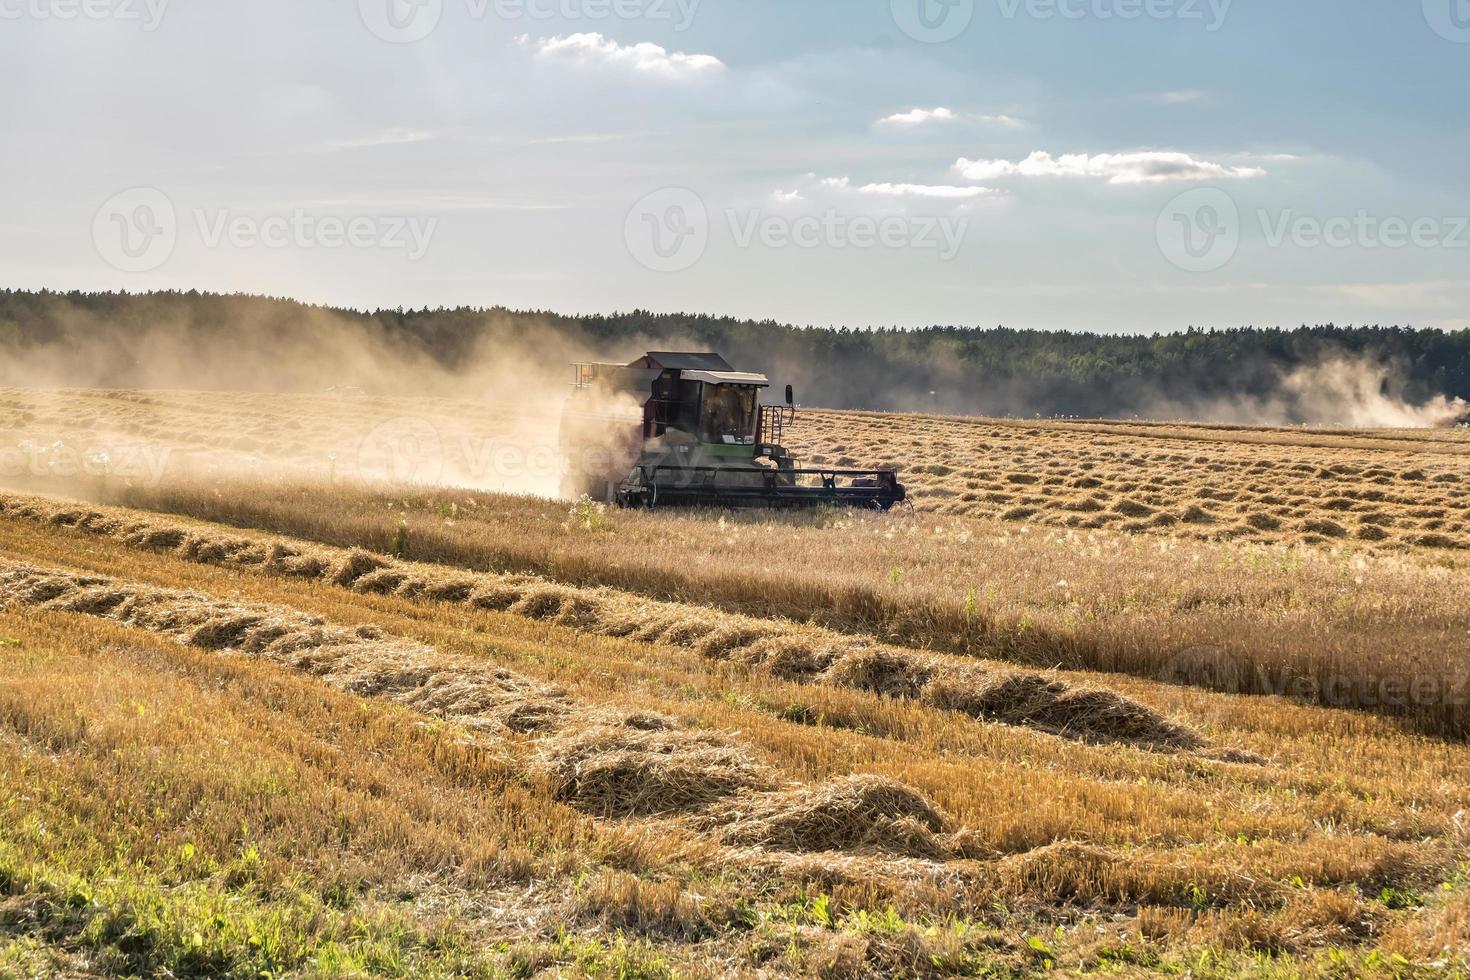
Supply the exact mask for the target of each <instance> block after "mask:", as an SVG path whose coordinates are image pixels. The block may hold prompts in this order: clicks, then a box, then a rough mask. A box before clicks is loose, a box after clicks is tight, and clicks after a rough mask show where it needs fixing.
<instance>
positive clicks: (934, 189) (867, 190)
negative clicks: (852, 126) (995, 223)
mask: <svg viewBox="0 0 1470 980" xmlns="http://www.w3.org/2000/svg"><path fill="white" fill-rule="evenodd" d="M822 186H823V187H826V188H829V189H831V190H838V191H855V192H856V193H858V194H869V195H873V196H875V197H925V198H931V199H932V198H937V199H940V200H950V201H969V200H974V199H975V198H977V197H986V196H988V195H991V194H998V193H999V191H997V190H995V189H994V188H990V187H955V186H953V185H949V184H887V183H884V184H862V185H861V186H856V187H855V186H853V183H852V180H851V178H848V177H825V178H823V179H822Z"/></svg>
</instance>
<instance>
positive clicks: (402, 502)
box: [0, 389, 1470, 977]
mask: <svg viewBox="0 0 1470 980" xmlns="http://www.w3.org/2000/svg"><path fill="white" fill-rule="evenodd" d="M543 421H544V420H538V419H533V418H528V417H526V416H524V415H523V414H522V415H517V414H514V413H507V412H506V411H505V410H504V409H497V408H495V407H493V406H475V405H466V404H463V403H453V402H446V401H434V400H412V399H374V398H359V397H356V396H346V397H344V396H340V395H337V394H332V395H323V396H291V397H283V396H265V395H248V394H203V393H177V392H176V393H164V392H90V391H51V392H31V391H22V390H16V389H10V390H5V391H3V392H0V451H3V452H4V453H5V454H6V456H5V458H4V460H3V462H4V465H5V473H4V483H5V485H6V486H7V487H8V489H6V490H5V491H3V492H0V772H3V774H4V776H3V781H0V975H12V974H13V975H20V976H43V975H44V976H50V975H71V976H88V975H173V976H220V975H231V976H242V977H243V976H247V975H248V976H252V977H260V976H296V975H303V976H304V975H310V976H318V975H331V976H362V975H373V976H425V975H428V976H514V977H530V976H561V975H578V976H580V975H586V976H603V977H667V976H792V975H795V976H824V977H866V976H953V975H968V976H1007V977H1021V976H1031V975H1041V974H1045V973H1052V974H1056V973H1061V974H1067V975H1072V974H1083V973H1088V974H1091V973H1112V974H1122V975H1176V976H1177V975H1191V976H1201V977H1215V976H1220V977H1223V976H1236V975H1240V974H1243V973H1249V974H1252V975H1271V976H1282V977H1288V976H1343V977H1347V976H1365V975H1375V976H1385V977H1387V976H1393V977H1399V976H1415V975H1423V976H1431V975H1433V976H1439V975H1445V974H1452V975H1466V973H1467V972H1470V961H1467V958H1466V953H1465V950H1466V948H1467V947H1470V847H1467V844H1470V822H1467V821H1470V817H1467V815H1466V807H1467V800H1470V747H1467V746H1466V744H1465V736H1466V734H1467V732H1470V708H1467V707H1466V705H1467V702H1470V689H1467V688H1466V685H1467V684H1470V680H1467V677H1470V662H1467V659H1470V658H1467V657H1466V654H1465V644H1466V642H1467V640H1470V614H1467V612H1466V609H1467V608H1470V604H1467V600H1470V595H1467V594H1466V593H1467V591H1470V590H1467V586H1466V578H1465V574H1464V572H1465V567H1466V564H1467V563H1470V558H1467V557H1466V556H1463V551H1462V548H1463V544H1462V542H1465V543H1470V536H1467V535H1466V534H1465V528H1466V526H1467V524H1470V513H1467V507H1470V503H1467V499H1466V498H1465V497H1464V491H1463V490H1462V476H1463V473H1464V458H1465V453H1466V451H1467V443H1466V442H1465V440H1464V439H1463V438H1461V436H1462V434H1461V433H1459V432H1413V431H1402V432H1397V431H1396V432H1356V433H1348V432H1335V431H1310V432H1308V431H1301V430H1261V429H1239V428H1220V427H1206V426H1198V425H1158V426H1155V425H1144V424H1137V423H1129V424H1110V423H1083V422H1076V423H1063V422H1034V423H1033V422H1013V421H1004V420H974V419H948V418H932V417H918V416H912V417H911V416H889V417H884V416H876V415H867V414H859V413H815V412H813V413H808V414H805V415H804V416H803V418H802V421H801V424H800V426H799V428H798V429H797V430H794V438H793V441H794V442H796V448H797V449H798V451H799V452H801V453H802V454H804V455H805V456H806V458H807V459H808V460H810V461H812V462H814V463H816V464H817V465H823V464H827V463H830V464H832V465H839V464H840V465H849V461H850V463H851V464H858V465H878V464H883V463H889V462H894V463H900V464H902V465H903V466H904V473H903V475H904V478H905V480H906V482H907V483H908V484H909V485H910V488H911V491H912V493H913V496H914V507H913V508H912V509H904V510H901V511H898V512H895V513H894V514H891V515H872V514H861V513H841V512H829V511H818V512H813V513H805V514H768V513H741V514H733V513H721V512H685V513H674V514H670V513H643V512H620V511H615V510H609V509H606V508H603V507H599V506H597V505H595V504H592V503H589V502H581V503H570V502H563V501H556V500H551V499H546V498H544V497H538V496H530V495H520V496H510V495H506V494H504V493H500V492H496V491H497V490H499V489H502V485H503V484H506V485H508V484H513V483H516V482H517V481H521V480H523V479H524V480H541V479H542V478H543V477H544V474H542V473H541V472H540V471H539V470H536V469H535V466H536V465H539V464H533V463H532V462H531V460H532V459H533V457H534V456H535V454H536V450H537V445H538V444H534V443H536V440H544V439H545V438H546V436H545V431H544V426H543V424H542V422H543ZM425 423H427V427H426V426H425ZM384 433H386V434H387V437H388V442H387V446H388V448H387V449H386V450H385V449H383V446H384V445H385V443H384V440H383V438H382V436H383V434H384ZM426 433H428V434H430V435H431V436H432V439H431V440H430V441H431V442H432V443H433V446H434V447H435V451H433V452H426V451H425V449H424V446H425V438H426V436H425V434H426ZM407 437H412V438H407ZM406 438H407V441H405V442H402V443H401V444H394V443H393V440H395V439H398V440H403V439H406ZM798 439H799V441H797V440H798ZM497 441H499V442H500V443H502V445H500V446H499V447H497V446H496V445H494V443H496V442H497ZM507 446H512V447H513V448H514V449H515V453H511V452H505V453H500V452H498V450H503V449H506V447H507ZM365 447H366V448H365ZM516 453H519V456H517V455H516ZM819 457H820V458H819ZM150 467H151V468H150ZM375 467H381V468H382V471H381V472H373V471H374V469H375ZM405 467H407V470H405ZM425 467H428V471H425V469H424V468H425ZM428 476H433V477H437V478H438V479H436V480H431V479H427V478H426V477H428ZM372 477H389V478H399V479H397V482H389V483H382V482H372V481H371V480H370V479H369V478H372ZM404 477H414V478H415V479H402V478H404ZM456 484H457V485H456ZM1196 511H1197V512H1199V513H1198V514H1196V513H1195V512H1196ZM1199 514H1203V515H1204V517H1201V516H1199ZM1273 522H1274V523H1273ZM1369 529H1376V530H1369ZM1380 532H1381V533H1380Z"/></svg>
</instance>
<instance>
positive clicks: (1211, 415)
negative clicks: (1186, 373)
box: [1143, 356, 1470, 429]
mask: <svg viewBox="0 0 1470 980" xmlns="http://www.w3.org/2000/svg"><path fill="white" fill-rule="evenodd" d="M1404 373H1405V372H1404V371H1403V370H1402V369H1401V368H1400V367H1398V366H1396V365H1394V364H1393V363H1391V362H1388V361H1383V360H1378V359H1375V358H1372V357H1365V356H1357V357H1352V356H1336V357H1324V358H1322V359H1321V360H1318V361H1316V362H1315V363H1312V364H1306V365H1302V366H1299V367H1296V368H1294V369H1292V370H1290V371H1287V372H1284V373H1283V374H1282V376H1281V378H1280V381H1279V382H1278V384H1277V385H1276V386H1275V390H1274V391H1272V392H1271V393H1270V394H1267V395H1261V396H1250V397H1240V398H1206V399H1200V400H1189V399H1184V400H1180V399H1161V400H1158V401H1155V402H1153V403H1152V404H1150V405H1149V406H1148V408H1147V409H1146V410H1145V412H1144V413H1143V414H1145V415H1146V416H1147V417H1150V418H1156V419H1170V420H1173V419H1188V420H1195V421H1204V422H1223V423H1233V424H1238V425H1259V426H1289V425H1310V426H1323V427H1332V428H1348V429H1422V428H1442V427H1446V426H1450V425H1453V424H1455V422H1457V421H1458V420H1460V419H1462V418H1464V417H1465V416H1466V415H1467V413H1470V403H1467V402H1466V401H1464V400H1463V399H1460V398H1448V397H1446V396H1444V395H1434V396H1432V397H1430V398H1429V399H1428V400H1427V401H1423V402H1419V403H1414V402H1411V401H1410V400H1409V399H1408V397H1407V396H1406V394H1405V393H1404V390H1403V382H1402V380H1401V379H1402V378H1403V376H1404Z"/></svg>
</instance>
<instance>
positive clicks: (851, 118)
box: [0, 0, 1470, 332]
mask: <svg viewBox="0 0 1470 980" xmlns="http://www.w3.org/2000/svg"><path fill="white" fill-rule="evenodd" d="M0 85H3V91H4V93H5V94H4V95H3V96H0V125H3V130H0V131H3V132H4V134H5V136H6V144H7V149H8V151H9V152H7V153H6V154H3V155H0V203H3V211H0V262H3V267H4V268H5V270H6V273H7V274H6V276H5V277H4V278H5V284H7V285H11V286H17V287H41V286H47V287H52V288H57V289H69V288H127V289H134V290H136V289H146V288H199V289H214V290H245V291H251V292H264V293H270V294H276V295H291V296H296V297H300V298H303V299H308V300H313V301H321V302H329V303H335V304H342V305H349V306H356V307H368V306H376V305H387V306H398V305H405V306H419V305H440V304H446V305H453V304H461V303H465V304H475V305H491V304H504V305H509V306H513V307H520V308H545V309H554V310H558V311H564V312H604V311H612V310H627V309H632V308H635V307H642V308H649V309H655V310H686V311H699V312H711V313H729V314H734V315H739V316H752V317H772V318H776V319H780V320H790V321H795V322H799V323H813V324H821V325H826V324H844V323H845V324H849V325H855V326H856V325H883V324H898V325H905V326H913V325H921V324H930V323H956V324H970V325H981V326H989V325H994V324H1000V323H1003V324H1006V325H1008V326H1014V327H1032V328H1045V329H1090V330H1099V331H1107V332H1125V331H1154V330H1172V329H1182V328H1183V327H1185V326H1187V325H1190V324H1194V325H1204V326H1219V327H1226V326H1236V325H1241V324H1257V325H1275V324H1282V325H1294V324H1297V323H1301V322H1325V321H1327V320H1333V321H1336V322H1338V323H1364V322H1394V323H1413V324H1415V325H1420V326H1440V327H1445V328H1461V327H1467V326H1470V275H1467V273H1470V227H1467V226H1470V182H1467V181H1466V180H1465V178H1464V171H1465V162H1466V160H1467V159H1470V153H1467V150H1470V126H1467V125H1466V122H1467V115H1470V0H1400V2H1396V3H1382V2H1377V3H1374V2H1367V0H1337V2H1328V0H1285V2H1280V0H1278V2H1274V3H1266V2H1262V0H841V2H839V0H786V2H775V0H739V2H736V0H332V2H315V3H302V2H299V0H296V2H288V0H255V2H252V3H243V2H236V3H205V2H203V0H0Z"/></svg>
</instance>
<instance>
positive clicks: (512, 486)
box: [0, 293, 1470, 497]
mask: <svg viewBox="0 0 1470 980" xmlns="http://www.w3.org/2000/svg"><path fill="white" fill-rule="evenodd" d="M87 299H89V301H73V300H72V299H70V298H67V297H62V296H58V295H56V294H29V295H28V296H26V297H20V296H18V295H17V294H11V295H10V297H9V300H10V302H11V303H12V306H13V305H14V304H17V303H21V302H25V303H31V304H33V305H32V307H31V308H29V309H25V310H22V311H21V314H22V315H15V314H14V313H12V317H13V319H12V320H11V321H10V322H7V321H6V320H4V319H0V483H4V484H5V485H8V486H12V487H14V486H34V485H36V484H37V483H44V482H47V481H51V482H55V481H58V480H60V481H70V483H71V484H73V485H74V486H76V487H78V488H82V489H85V488H88V487H93V486H96V485H99V484H108V483H114V484H115V483H123V484H127V483H144V484H148V485H158V484H160V483H163V482H175V481H195V482H197V481H209V480H212V479H219V478H226V477H228V478H240V477H247V478H251V479H259V480H264V481H301V480H310V481H317V482H321V481H327V482H330V483H339V482H346V481H355V482H364V481H366V482H374V483H386V484H393V485H409V486H453V487H463V488H466V489H475V490H486V491H495V492H504V493H522V494H535V495H538V496H546V497H555V496H566V495H569V494H570V495H572V496H575V495H576V493H577V492H578V491H577V487H578V486H579V485H581V484H585V483H586V480H579V479H578V476H579V474H580V476H582V477H586V476H592V477H598V476H601V477H603V478H607V479H612V478H614V477H618V478H620V476H619V474H622V475H625V474H626V472H627V471H628V470H629V469H630V468H631V465H632V460H633V459H634V458H636V452H637V445H638V434H637V426H636V422H637V420H638V418H639V406H638V405H637V404H635V403H634V402H633V401H632V400H626V401H616V402H614V403H611V404H601V405H594V404H592V403H591V402H587V403H584V404H583V405H582V406H581V407H580V408H579V409H578V410H577V411H575V412H574V413H573V414H574V415H578V414H580V415H581V416H582V418H581V419H580V420H573V421H572V422H570V423H565V424H567V425H569V428H568V430H567V432H564V431H563V427H564V422H563V408H564V406H565V405H566V403H567V399H568V397H569V396H570V395H571V394H572V391H573V384H572V383H573V380H574V375H573V372H572V367H571V365H572V363H573V362H577V361H614V362H619V363H627V362H628V361H629V360H631V359H632V358H634V357H636V356H638V355H639V354H641V353H643V352H645V351H648V350H679V349H690V350H709V349H716V350H719V351H720V352H721V353H723V354H725V355H726V357H727V358H728V359H730V360H731V361H732V363H735V364H736V365H737V366H738V367H741V368H742V369H749V370H760V371H765V372H767V373H769V374H770V375H771V380H772V382H773V385H774V386H775V387H776V389H777V390H779V389H780V388H781V387H782V386H783V385H784V384H786V383H792V384H795V386H796V388H797V392H798V397H799V399H800V400H801V401H802V402H803V403H804V404H807V405H813V406H815V405H823V406H831V407H857V408H870V409H878V410H904V411H918V412H950V413H954V414H973V413H982V414H992V415H1010V416H1016V417H1025V416H1032V415H1051V414H1055V409H1054V408H1048V406H1049V405H1052V404H1055V402H1056V401H1057V399H1058V397H1059V396H1058V393H1057V392H1056V391H1054V390H1049V389H1046V388H1044V387H1042V386H1040V385H1038V384H1036V383H1034V382H1032V381H1030V380H1028V379H1026V378H1015V377H1010V378H1004V379H1000V378H997V379H987V378H986V377H983V376H979V375H974V374H969V373H967V372H966V370H965V368H964V367H963V366H962V365H961V363H960V362H959V360H958V359H957V358H954V357H949V358H945V357H938V356H929V357H924V356H920V357H919V358H918V359H917V360H914V361H912V363H909V364H908V365H907V368H908V372H907V374H905V373H904V372H903V371H902V370H900V369H899V368H898V366H897V365H895V364H893V363H892V362H890V361H889V360H887V359H885V358H884V356H883V355H882V354H881V353H880V352H879V351H878V350H876V349H875V350H873V351H869V352H868V353H867V354H866V355H864V356H862V357H858V356H857V355H852V356H851V357H848V356H847V355H844V358H846V359H844V360H842V362H841V363H840V364H839V363H836V362H834V361H833V360H832V359H831V358H822V357H811V356H803V355H802V354H801V352H800V351H799V350H795V349H793V348H791V347H789V346H788V347H781V348H776V347H774V346H773V345H769V344H767V345H765V346H762V344H761V343H760V336H761V335H759V333H753V334H744V333H731V334H729V335H728V336H726V340H725V342H721V343H711V342H710V341H709V340H708V339H699V337H698V336H697V335H698V334H699V333H700V330H699V329H696V328H694V327H690V328H688V329H684V328H680V327H678V326H673V325H670V327H669V329H667V330H664V331H663V332H662V335H655V334H653V333H648V332H645V333H642V334H639V333H635V332H633V331H627V330H622V329H619V328H618V326H617V322H616V320H617V318H616V317H614V318H611V319H609V320H608V321H606V322H600V321H598V320H596V319H595V318H588V319H587V320H586V321H585V322H580V321H579V322H578V323H573V322H571V321H570V320H569V318H565V317H556V316H554V315H551V314H546V315H544V316H543V315H540V314H526V313H512V312H510V311H497V310H486V311H433V312H430V311H421V312H419V313H414V312H412V311H410V312H406V313H405V312H401V311H400V312H398V313H396V314H395V313H392V312H389V313H380V314H375V315H372V316H363V315H358V314H352V313H350V312H345V311H333V310H329V309H324V308H318V307H310V306H306V305H303V304H299V303H292V302H290V301H284V300H275V299H268V298H264V297H244V296H241V297H225V296H213V295H207V294H194V293H189V294H146V295H142V296H106V295H103V296H93V297H90V298H87ZM798 339H799V338H798ZM914 353H915V354H918V353H919V352H918V351H917V350H916V351H915V352H914ZM849 362H850V363H849ZM930 362H932V363H930ZM1270 372H1275V373H1270ZM1407 374H1408V373H1407V372H1406V371H1405V370H1404V366H1403V365H1397V364H1394V363H1392V362H1390V361H1382V360H1374V359H1372V358H1369V357H1364V356H1356V357H1353V356H1346V355H1343V356H1322V357H1318V358H1316V359H1314V360H1313V361H1312V362H1311V363H1309V364H1306V365H1303V366H1297V367H1293V368H1290V369H1276V368H1271V369H1270V371H1268V372H1267V373H1266V374H1265V375H1262V374H1261V373H1260V370H1259V366H1258V368H1257V373H1256V374H1255V375H1253V376H1252V378H1251V381H1250V387H1248V388H1247V387H1246V379H1244V378H1242V379H1241V386H1242V388H1243V389H1245V390H1253V391H1261V390H1265V391H1266V392H1267V393H1266V394H1252V395H1249V396H1238V397H1220V396H1218V395H1211V396H1207V397H1197V398H1196V397H1192V396H1190V395H1189V394H1188V393H1187V392H1185V393H1182V394H1181V392H1180V391H1179V390H1178V389H1177V388H1176V389H1174V390H1172V391H1170V392H1169V393H1168V394H1167V395H1166V394H1163V393H1161V392H1160V387H1161V386H1159V385H1157V384H1154V385H1151V384H1149V383H1147V382H1140V383H1139V384H1138V385H1137V387H1135V388H1134V389H1132V390H1129V391H1126V392H1124V391H1120V392H1118V393H1117V395H1116V398H1117V402H1116V404H1117V405H1118V409H1119V410H1118V414H1117V415H1114V416H1113V417H1130V416H1131V417H1141V418H1153V419H1168V420H1176V419H1189V420H1198V421H1213V422H1223V423H1235V424H1250V425H1295V424H1310V425H1321V426H1340V427H1357V428H1366V427H1425V426H1441V425H1447V424H1452V423H1453V422H1454V421H1456V420H1457V419H1458V418H1461V417H1463V416H1465V414H1466V413H1467V411H1470V406H1467V405H1466V403H1465V402H1463V401H1461V400H1459V399H1450V398H1446V397H1443V396H1435V397H1432V398H1429V399H1427V400H1425V399H1423V398H1422V397H1421V398H1420V399H1418V400H1414V399H1411V398H1410V397H1408V396H1407V394H1406V392H1405V385H1404V382H1403V381H1402V379H1403V378H1405V377H1407ZM1263 378H1264V381H1265V383H1264V384H1263V383H1262V379H1263ZM202 392H209V394H207V395H204V394H201V393H202ZM604 423H605V428H606V435H605V437H604V438H601V439H599V437H598V436H597V435H596V432H597V430H598V426H599V425H603V424H604ZM568 434H569V435H570V441H571V442H572V443H574V444H575V445H577V447H578V452H577V453H575V454H574V458H572V459H571V460H568V459H567V458H565V457H564V455H563V445H564V441H565V440H564V436H567V435H568Z"/></svg>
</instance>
